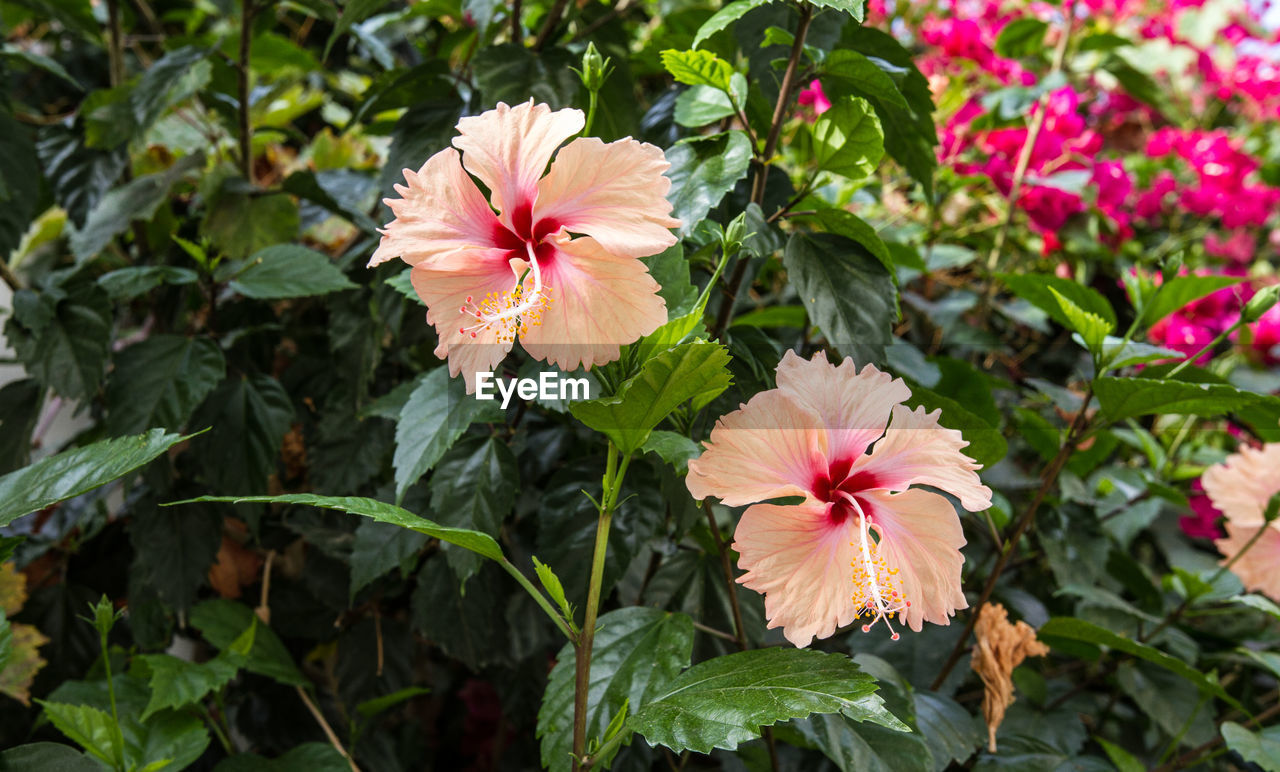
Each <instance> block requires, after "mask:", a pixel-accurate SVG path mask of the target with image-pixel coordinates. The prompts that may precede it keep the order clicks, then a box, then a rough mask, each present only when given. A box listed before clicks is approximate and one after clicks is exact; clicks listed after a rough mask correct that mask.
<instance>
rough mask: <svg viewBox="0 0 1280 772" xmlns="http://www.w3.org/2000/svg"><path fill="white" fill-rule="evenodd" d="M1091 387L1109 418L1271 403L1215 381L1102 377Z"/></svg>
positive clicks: (1201, 412) (1269, 399) (1225, 409)
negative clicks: (1198, 381)
mask: <svg viewBox="0 0 1280 772" xmlns="http://www.w3.org/2000/svg"><path fill="white" fill-rule="evenodd" d="M1093 388H1094V395H1095V396H1097V398H1098V403H1099V404H1101V405H1102V411H1103V412H1104V413H1105V414H1106V416H1107V418H1109V419H1110V420H1112V421H1120V420H1123V419H1125V418H1134V417H1136V416H1141V415H1169V414H1175V415H1199V416H1215V415H1223V414H1225V413H1230V412H1234V411H1236V410H1241V409H1243V408H1249V407H1255V406H1258V405H1272V404H1274V403H1275V398H1274V397H1267V396H1263V395H1260V394H1255V393H1253V392H1249V391H1242V390H1240V389H1237V388H1235V387H1234V386H1227V385H1225V384H1218V383H1188V382H1186V381H1163V380H1158V379H1156V378H1136V377H1135V378H1116V377H1111V376H1104V377H1101V378H1097V379H1096V380H1095V381H1094V385H1093Z"/></svg>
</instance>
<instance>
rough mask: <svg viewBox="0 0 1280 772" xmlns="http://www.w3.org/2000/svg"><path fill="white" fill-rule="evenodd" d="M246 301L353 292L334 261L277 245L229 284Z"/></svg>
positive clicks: (259, 254) (248, 264)
mask: <svg viewBox="0 0 1280 772" xmlns="http://www.w3.org/2000/svg"><path fill="white" fill-rule="evenodd" d="M229 286H230V287H231V289H233V290H235V291H236V292H239V293H240V294H241V295H244V296H245V297H247V298H255V299H257V300H278V299H283V298H298V297H306V296H309V295H326V294H328V293H330V292H337V291H338V290H344V289H354V288H355V286H356V285H355V284H352V283H351V281H350V280H349V279H348V278H347V277H346V276H344V275H343V274H342V271H340V270H338V267H337V266H335V265H334V264H333V261H332V260H330V259H329V258H328V257H326V256H324V255H322V254H320V253H319V252H317V251H315V250H314V249H307V248H306V247H300V246H298V245H296V244H276V245H275V246H271V247H267V248H266V249H260V250H258V251H257V252H255V253H254V254H253V256H252V257H250V258H249V259H248V260H246V261H245V265H244V266H243V267H242V268H240V270H239V272H237V273H236V274H235V278H233V279H232V280H231V283H230V285H229Z"/></svg>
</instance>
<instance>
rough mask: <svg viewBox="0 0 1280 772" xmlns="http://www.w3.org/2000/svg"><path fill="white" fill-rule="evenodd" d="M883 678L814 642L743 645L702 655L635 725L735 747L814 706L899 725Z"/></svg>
mask: <svg viewBox="0 0 1280 772" xmlns="http://www.w3.org/2000/svg"><path fill="white" fill-rule="evenodd" d="M875 692H876V681H875V679H874V678H872V677H871V676H870V675H869V674H867V673H865V672H863V671H862V670H861V669H860V668H859V667H858V665H857V664H855V663H854V662H853V661H852V660H850V659H849V658H848V657H846V656H844V655H843V654H826V653H823V652H820V651H814V650H812V649H791V648H786V649H784V648H770V649H756V650H753V651H743V652H738V653H736V654H729V655H727V656H723V657H717V658H715V659H711V660H707V661H705V662H700V663H699V664H697V665H695V666H693V667H692V668H690V669H688V670H686V671H685V672H683V673H681V674H680V675H679V676H678V677H677V678H676V679H675V680H674V681H672V682H671V683H670V684H669V685H668V686H667V688H666V690H665V691H664V692H663V693H662V694H660V695H658V696H656V697H655V698H654V699H652V700H651V701H650V702H648V703H647V704H645V705H644V706H643V707H641V708H640V709H639V710H638V711H636V713H635V715H633V716H632V717H631V719H630V721H629V726H630V727H631V728H632V729H633V730H634V731H636V732H639V733H640V734H641V735H643V736H644V738H645V739H646V740H648V741H649V743H650V744H652V745H664V746H666V747H668V748H670V749H672V750H673V751H676V752H681V751H684V750H693V751H696V752H698V753H709V752H710V751H711V749H712V748H724V749H726V750H734V749H735V748H737V747H738V744H739V743H742V742H745V741H747V740H751V739H754V738H756V737H759V736H760V730H761V727H765V726H769V725H772V724H775V723H777V722H780V721H787V720H790V719H793V718H805V717H807V716H809V715H811V714H814V713H842V714H844V715H845V716H847V717H849V718H851V719H854V720H855V721H871V722H874V723H876V724H880V725H881V726H885V727H888V728H890V729H897V730H899V731H908V729H909V728H908V727H907V726H906V725H904V724H903V723H902V722H900V721H899V720H898V719H897V718H895V717H894V716H893V715H892V714H891V713H889V711H888V710H886V709H885V707H884V701H883V700H882V699H881V698H880V696H879V695H877V694H876V693H875Z"/></svg>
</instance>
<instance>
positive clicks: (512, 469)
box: [431, 437, 520, 580]
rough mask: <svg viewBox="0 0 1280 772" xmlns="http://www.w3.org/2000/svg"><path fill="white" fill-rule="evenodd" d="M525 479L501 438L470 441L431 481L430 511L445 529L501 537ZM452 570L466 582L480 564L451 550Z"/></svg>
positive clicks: (459, 446)
mask: <svg viewBox="0 0 1280 772" xmlns="http://www.w3.org/2000/svg"><path fill="white" fill-rule="evenodd" d="M519 487H520V475H519V471H518V469H517V467H516V459H515V456H514V455H512V453H511V449H510V448H508V447H507V445H506V443H504V442H502V441H500V440H499V439H497V438H496V437H474V438H472V437H469V438H467V439H466V440H463V441H462V442H460V443H458V444H457V445H455V446H454V447H453V448H451V449H450V450H449V452H448V453H446V454H445V456H444V458H443V459H441V461H440V466H439V467H438V468H437V469H436V471H435V474H433V475H432V476H431V511H432V512H434V513H436V516H437V517H439V518H440V520H441V525H446V526H450V527H456V528H469V529H474V530H477V531H480V532H483V533H487V534H490V535H491V536H496V535H497V534H498V532H499V531H500V530H502V521H503V519H504V518H506V516H507V515H509V514H511V509H512V507H513V506H514V505H515V501H516V491H517V490H518V489H519ZM448 558H449V565H451V566H453V569H454V570H455V571H456V572H457V573H458V577H459V578H460V579H463V580H465V579H466V578H467V577H469V576H471V575H472V574H474V573H475V572H476V570H477V569H478V568H479V561H478V560H477V559H476V558H475V557H474V556H472V555H469V554H467V553H465V552H461V553H459V552H456V551H452V550H450V551H448Z"/></svg>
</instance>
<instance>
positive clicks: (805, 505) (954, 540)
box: [688, 352, 991, 646]
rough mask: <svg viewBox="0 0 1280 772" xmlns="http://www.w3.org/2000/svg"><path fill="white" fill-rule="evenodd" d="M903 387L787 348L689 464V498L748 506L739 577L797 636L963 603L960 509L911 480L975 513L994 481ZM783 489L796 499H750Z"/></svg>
mask: <svg viewBox="0 0 1280 772" xmlns="http://www.w3.org/2000/svg"><path fill="white" fill-rule="evenodd" d="M910 396H911V391H910V390H909V389H908V388H907V385H906V384H905V383H904V382H903V381H902V379H900V378H898V379H895V378H893V377H892V376H890V375H889V374H888V373H882V372H880V371H879V370H877V369H876V368H875V367H874V366H871V365H867V366H866V367H864V368H863V369H862V371H861V372H859V371H858V370H857V368H856V367H855V366H854V364H853V361H852V360H850V359H848V358H846V359H845V360H844V362H842V363H841V364H840V365H839V366H838V367H837V366H835V365H832V364H831V363H830V362H828V361H827V360H826V357H825V356H824V355H823V354H822V353H818V354H816V355H814V358H813V359H812V360H810V361H805V360H804V359H801V358H800V357H798V356H796V354H795V353H794V352H787V354H786V356H784V357H783V359H782V363H781V364H779V365H778V388H776V389H770V390H769V391H764V392H761V393H760V394H757V395H756V396H754V397H752V398H751V400H750V401H749V402H747V403H746V404H745V405H743V406H742V407H741V408H740V409H739V410H736V411H734V412H732V413H730V414H728V415H726V416H724V417H723V418H721V419H720V420H719V421H718V422H716V425H715V428H714V429H712V431H711V438H710V441H709V442H708V443H707V445H706V448H707V449H706V451H705V452H704V453H703V454H702V457H701V458H698V459H696V460H694V461H691V462H690V463H689V477H688V486H689V491H690V492H691V493H692V494H693V496H694V498H698V499H702V498H706V497H707V496H716V497H718V498H720V500H721V501H723V502H724V503H725V504H727V505H729V506H731V507H736V506H742V505H744V504H754V506H752V507H750V508H749V509H747V511H746V512H744V513H743V515H742V520H741V521H740V522H739V523H738V527H737V530H736V532H735V534H734V545H733V547H734V549H735V550H737V551H738V553H739V559H738V564H739V565H740V566H741V567H742V568H743V569H745V570H746V574H744V575H743V576H742V577H740V578H739V579H738V581H739V582H741V583H742V584H744V585H746V586H747V587H750V588H751V589H753V590H756V591H757V592H761V593H764V595H765V613H766V615H767V616H768V618H769V626H770V627H781V628H782V632H783V634H784V635H786V637H787V640H789V641H791V642H792V643H794V644H795V645H796V646H807V645H808V644H809V642H810V641H812V640H813V638H814V637H818V638H826V637H828V636H830V635H831V634H833V633H834V632H835V631H836V628H839V627H843V626H845V625H848V624H850V623H851V622H853V621H854V620H855V619H864V620H866V623H865V624H864V625H863V626H862V629H863V631H864V632H866V631H868V630H870V629H871V627H872V626H874V625H875V624H876V623H877V622H879V621H880V620H884V622H885V625H886V627H888V628H889V630H890V632H891V633H892V636H893V638H894V639H897V637H898V633H897V632H894V631H893V625H892V624H891V622H890V620H892V619H893V618H894V617H895V616H898V617H900V619H901V621H902V622H903V623H905V624H906V625H907V626H909V627H910V628H911V629H912V630H916V631H919V630H920V628H921V626H922V623H923V622H933V623H935V624H944V625H945V624H950V619H949V618H950V616H951V615H952V614H953V613H954V612H955V611H956V609H962V608H965V607H966V606H967V605H968V604H967V603H966V601H965V597H964V593H963V592H962V591H961V589H960V567H961V565H962V564H963V563H964V556H963V555H961V554H960V548H961V547H962V546H964V544H965V539H964V534H963V532H962V530H961V527H960V518H959V516H958V515H957V514H956V510H955V507H953V506H952V504H951V502H950V501H948V500H947V499H946V498H945V497H943V496H941V495H939V494H937V493H933V492H930V491H926V490H921V489H919V488H912V487H911V486H913V485H928V486H932V487H934V488H938V489H941V490H943V491H946V492H948V493H950V494H952V495H954V496H956V497H957V498H959V499H960V503H961V504H962V505H963V506H964V508H965V509H968V510H970V511H975V512H976V511H979V510H983V509H986V508H987V507H989V506H991V491H990V489H988V488H987V487H986V486H985V485H983V484H982V483H981V481H980V480H979V479H978V475H977V473H976V471H975V470H977V469H979V468H980V467H979V466H978V464H976V463H974V462H973V460H971V459H970V458H969V457H968V456H965V455H964V454H963V453H961V452H960V449H961V448H963V447H965V446H966V445H968V443H967V442H965V441H964V439H962V438H961V436H960V432H958V431H955V430H952V429H945V428H943V427H942V426H940V425H939V424H938V411H934V412H932V413H926V412H925V410H924V408H922V407H920V408H916V409H915V410H911V409H909V408H907V407H906V406H904V405H903V404H902V403H903V402H904V401H906V399H907V398H908V397H910ZM873 443H874V445H873ZM868 449H870V451H869V452H868ZM792 496H803V497H804V501H803V502H801V503H799V504H793V505H787V506H783V505H778V504H769V503H756V502H765V501H767V500H768V499H777V498H782V497H792Z"/></svg>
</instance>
